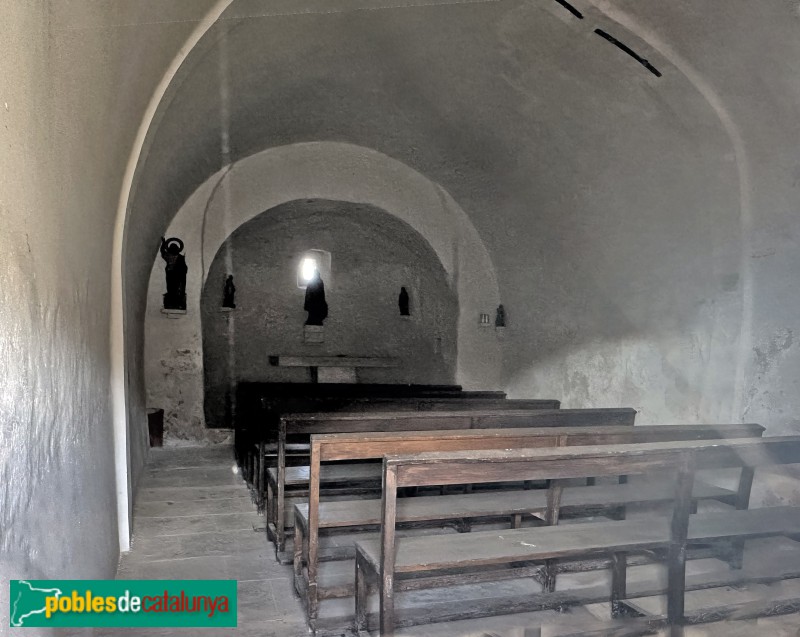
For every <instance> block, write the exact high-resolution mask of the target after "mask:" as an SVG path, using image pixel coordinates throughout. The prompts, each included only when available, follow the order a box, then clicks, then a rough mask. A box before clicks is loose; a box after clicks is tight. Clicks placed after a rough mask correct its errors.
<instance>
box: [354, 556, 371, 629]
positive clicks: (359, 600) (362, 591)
mask: <svg viewBox="0 0 800 637" xmlns="http://www.w3.org/2000/svg"><path fill="white" fill-rule="evenodd" d="M366 578H367V574H366V573H365V572H364V564H363V561H362V557H361V555H360V554H359V553H358V552H356V613H355V620H354V624H353V629H354V631H355V634H356V635H358V634H359V633H360V632H361V631H367V630H368V626H367V601H368V596H369V586H368V585H367V579H366Z"/></svg>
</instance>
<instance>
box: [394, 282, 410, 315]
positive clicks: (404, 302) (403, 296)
mask: <svg viewBox="0 0 800 637" xmlns="http://www.w3.org/2000/svg"><path fill="white" fill-rule="evenodd" d="M409 301H410V299H409V298H408V290H406V289H405V287H401V288H400V297H399V298H398V299H397V304H398V305H399V306H400V316H411V310H410V309H409Z"/></svg>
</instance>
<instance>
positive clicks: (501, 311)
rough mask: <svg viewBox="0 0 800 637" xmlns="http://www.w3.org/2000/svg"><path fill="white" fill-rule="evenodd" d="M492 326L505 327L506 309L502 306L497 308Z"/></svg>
mask: <svg viewBox="0 0 800 637" xmlns="http://www.w3.org/2000/svg"><path fill="white" fill-rule="evenodd" d="M494 326H495V327H505V326H506V309H505V308H504V307H503V305H502V304H501V305H498V306H497V314H496V315H495V317H494Z"/></svg>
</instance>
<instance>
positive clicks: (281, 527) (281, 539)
mask: <svg viewBox="0 0 800 637" xmlns="http://www.w3.org/2000/svg"><path fill="white" fill-rule="evenodd" d="M276 499H277V503H276V505H275V551H276V553H277V554H280V553H283V552H284V551H285V550H286V520H285V514H284V510H283V509H284V503H283V501H282V498H281V497H280V496H279V497H278V498H276Z"/></svg>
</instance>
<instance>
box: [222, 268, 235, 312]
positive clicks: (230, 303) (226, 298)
mask: <svg viewBox="0 0 800 637" xmlns="http://www.w3.org/2000/svg"><path fill="white" fill-rule="evenodd" d="M235 294H236V286H235V285H234V284H233V275H232V274H229V275H228V278H227V279H225V287H224V288H223V290H222V307H229V308H231V309H233V308H235V307H236V303H235V302H234V295H235Z"/></svg>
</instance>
